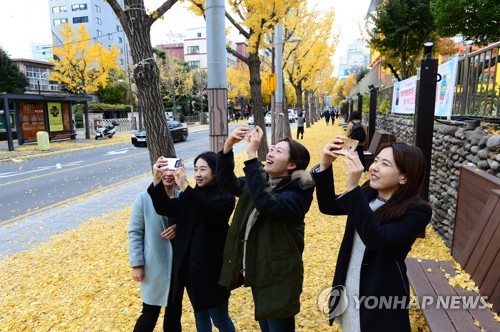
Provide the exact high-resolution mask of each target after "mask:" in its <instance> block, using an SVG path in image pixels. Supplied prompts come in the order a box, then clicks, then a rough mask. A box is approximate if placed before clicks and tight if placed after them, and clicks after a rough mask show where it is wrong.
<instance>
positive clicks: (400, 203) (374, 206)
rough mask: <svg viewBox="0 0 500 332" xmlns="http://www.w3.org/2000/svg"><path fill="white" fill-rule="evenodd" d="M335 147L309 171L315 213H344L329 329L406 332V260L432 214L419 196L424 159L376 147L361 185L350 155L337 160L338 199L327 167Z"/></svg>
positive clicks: (413, 150) (414, 151)
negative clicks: (342, 186)
mask: <svg viewBox="0 0 500 332" xmlns="http://www.w3.org/2000/svg"><path fill="white" fill-rule="evenodd" d="M342 142H343V141H342V139H341V138H334V139H333V140H332V141H331V142H329V143H328V144H326V146H325V148H324V149H323V151H322V156H321V163H320V165H319V166H317V167H316V168H315V169H314V172H313V178H314V180H315V182H316V195H317V198H318V204H319V209H320V211H321V212H322V213H325V214H329V215H344V214H347V216H348V217H347V223H346V228H345V232H344V238H343V240H342V244H341V247H340V252H339V254H338V258H337V266H336V269H335V277H334V279H333V286H332V290H331V293H330V301H329V310H328V312H329V319H330V324H332V323H333V321H334V319H335V318H339V319H338V320H339V323H340V325H341V326H342V330H343V331H352V332H355V331H363V332H365V331H398V332H399V331H410V320H409V315H408V304H409V301H410V289H409V283H408V278H407V276H406V265H405V258H406V256H407V254H408V252H409V251H410V250H411V246H412V245H413V243H414V242H415V240H416V238H417V237H418V236H419V234H422V233H423V232H424V230H425V227H426V225H427V224H428V223H429V221H430V219H431V215H432V210H431V207H430V206H429V204H428V203H427V202H426V201H425V200H424V196H423V184H424V182H425V181H424V179H425V161H424V156H423V154H422V152H421V151H420V149H418V148H417V147H414V146H410V145H407V144H405V143H398V142H394V143H389V144H386V145H383V146H382V147H381V148H380V150H379V151H378V153H377V155H376V157H375V159H374V162H373V164H372V165H371V166H370V169H369V172H370V180H369V181H367V182H366V183H365V184H364V185H363V187H360V186H359V185H358V183H359V179H360V177H361V174H362V172H363V165H362V164H361V162H360V160H359V157H358V156H357V154H356V152H355V151H354V152H351V153H349V154H347V155H346V156H345V157H343V160H344V162H345V164H346V165H347V169H348V175H347V192H345V193H343V194H341V195H338V194H336V192H335V186H334V176H333V171H332V166H331V164H332V162H333V161H335V159H337V157H338V155H337V154H336V153H335V151H336V150H339V149H340V148H341V145H342Z"/></svg>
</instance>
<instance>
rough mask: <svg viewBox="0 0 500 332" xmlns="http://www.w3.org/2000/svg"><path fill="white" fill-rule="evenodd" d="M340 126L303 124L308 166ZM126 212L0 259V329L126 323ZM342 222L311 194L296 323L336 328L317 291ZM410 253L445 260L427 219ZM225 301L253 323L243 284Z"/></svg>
mask: <svg viewBox="0 0 500 332" xmlns="http://www.w3.org/2000/svg"><path fill="white" fill-rule="evenodd" d="M342 133H343V131H342V128H341V127H339V126H328V127H327V126H326V125H325V124H324V122H322V121H321V122H319V123H316V124H315V125H314V126H313V127H311V128H305V134H304V137H305V139H304V140H301V141H300V142H301V143H303V144H304V145H305V146H306V147H307V148H308V149H309V151H310V153H311V165H310V167H312V166H313V165H315V164H317V163H318V162H319V156H320V151H321V149H322V147H323V146H324V144H325V143H326V142H327V141H328V140H329V139H331V138H332V137H334V136H335V135H337V134H342ZM244 159H245V156H244V154H239V155H238V156H237V159H236V165H237V168H238V170H239V171H240V172H241V168H242V166H243V161H244ZM334 172H335V174H336V175H335V179H336V185H337V190H339V192H342V191H343V190H345V180H346V169H345V167H344V165H343V163H342V162H341V161H337V162H335V163H334ZM240 174H241V173H240ZM364 179H365V180H366V176H365V178H364ZM136 194H138V193H131V195H136ZM130 213H131V208H130V207H129V208H126V209H123V210H121V211H118V212H113V213H110V214H105V215H103V216H101V217H99V218H94V219H90V220H88V221H86V222H85V223H83V224H82V225H81V226H80V227H79V228H78V229H75V230H68V231H66V232H64V233H62V234H60V235H56V236H53V237H52V238H51V239H50V240H49V241H48V242H45V243H42V244H39V245H37V246H36V247H34V248H32V249H29V250H27V251H25V252H23V253H20V254H16V255H13V256H11V257H9V258H6V259H3V260H1V261H0V289H2V292H1V294H0V311H1V312H2V313H3V314H2V315H1V317H0V331H130V330H132V327H133V326H134V324H135V321H136V319H137V317H138V316H139V314H140V311H141V308H142V305H141V298H140V293H139V285H138V283H136V282H134V281H133V280H132V278H131V276H130V268H129V260H128V238H127V229H128V224H129V217H130ZM344 226H345V217H343V216H338V217H331V216H326V215H323V214H321V213H320V212H319V210H318V205H317V202H316V199H314V201H313V203H312V205H311V208H310V210H309V213H308V214H307V216H306V238H305V250H304V268H305V276H304V291H303V293H302V297H301V302H302V308H301V312H300V313H299V314H298V315H297V316H296V323H297V331H340V328H339V327H338V325H336V324H334V326H333V327H329V326H328V321H327V319H326V318H325V316H324V314H323V313H322V312H321V311H320V309H319V308H318V304H317V302H318V296H319V294H320V293H321V292H322V291H323V290H324V289H325V288H328V287H330V285H331V282H332V277H333V271H334V268H335V263H336V258H337V253H338V251H339V246H340V243H341V240H342V236H343V232H344ZM410 256H412V257H419V258H422V259H439V260H453V259H452V258H451V255H450V252H449V249H448V248H447V247H446V246H445V244H444V242H443V241H442V240H441V238H440V237H439V236H438V235H437V233H436V232H434V230H433V229H432V228H431V227H428V228H427V232H426V238H425V239H419V240H417V242H416V243H415V245H414V246H413V250H412V251H411V253H410ZM229 309H230V316H231V318H232V319H233V321H234V323H235V325H236V328H237V330H238V331H257V330H258V325H257V323H256V322H255V321H254V317H253V300H252V297H251V293H250V291H249V290H248V289H246V288H239V289H237V290H236V291H233V292H232V295H231V298H230V306H229ZM183 313H184V314H183V317H182V324H183V327H184V330H185V331H195V325H194V318H193V311H192V308H191V305H190V303H189V300H188V299H187V296H186V298H185V299H184V305H183ZM161 317H162V316H161ZM410 320H411V324H412V330H413V331H427V330H428V329H427V327H426V324H425V320H424V318H423V316H422V314H421V312H420V311H419V310H417V309H411V310H410ZM161 322H162V318H160V319H159V322H158V324H157V327H156V330H155V331H161V330H162V327H161V325H162V323H161ZM388 324H390V322H388Z"/></svg>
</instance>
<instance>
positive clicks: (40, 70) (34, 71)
mask: <svg viewBox="0 0 500 332" xmlns="http://www.w3.org/2000/svg"><path fill="white" fill-rule="evenodd" d="M12 61H13V62H14V63H15V64H16V65H17V67H18V68H19V70H20V71H21V72H22V73H23V74H24V75H26V77H27V78H28V81H29V84H28V86H27V87H26V93H38V94H42V93H57V92H59V91H60V90H61V87H60V85H59V84H51V83H50V80H49V78H50V74H51V72H52V68H53V67H54V65H53V64H51V63H50V62H46V61H37V60H31V59H12Z"/></svg>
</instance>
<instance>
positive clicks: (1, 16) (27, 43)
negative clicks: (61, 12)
mask: <svg viewBox="0 0 500 332" xmlns="http://www.w3.org/2000/svg"><path fill="white" fill-rule="evenodd" d="M308 1H309V3H310V5H313V4H314V5H316V8H317V9H320V10H321V9H328V8H331V7H333V8H334V9H335V12H336V18H335V26H334V31H335V32H337V33H340V42H339V45H338V46H337V50H338V51H337V54H336V56H335V58H336V61H338V55H339V54H340V53H341V52H342V51H344V50H345V48H346V47H347V43H348V42H349V41H350V40H352V39H353V38H355V37H357V36H359V31H360V29H359V25H360V23H361V24H362V22H363V18H364V16H365V15H366V11H367V8H368V6H369V4H370V0H350V1H345V0H330V1H328V0H308ZM163 2H164V0H144V4H145V5H146V7H147V8H150V9H153V8H157V7H158V6H159V4H161V3H163ZM49 3H50V2H49V1H48V0H14V1H6V0H3V1H2V5H1V7H2V8H1V9H0V46H1V47H2V48H3V49H4V51H6V52H7V53H8V54H9V55H10V56H11V58H31V43H32V42H45V43H51V42H52V40H51V33H50V16H49ZM203 24H204V22H203V19H202V18H199V17H195V16H194V15H193V14H191V13H189V12H188V11H187V10H186V9H184V8H183V5H182V4H181V3H180V2H178V3H177V4H175V5H174V6H173V7H172V9H171V10H169V11H168V12H167V13H166V15H165V18H164V19H163V20H158V21H157V22H155V23H154V24H153V26H152V29H151V40H152V42H153V44H155V45H156V44H161V43H167V42H169V41H171V37H170V36H169V35H171V34H172V33H173V34H180V35H185V34H186V32H185V30H186V29H187V28H194V27H199V26H202V25H203Z"/></svg>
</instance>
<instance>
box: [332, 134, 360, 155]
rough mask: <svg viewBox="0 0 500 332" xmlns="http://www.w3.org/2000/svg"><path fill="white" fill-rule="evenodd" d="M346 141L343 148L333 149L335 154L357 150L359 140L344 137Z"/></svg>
mask: <svg viewBox="0 0 500 332" xmlns="http://www.w3.org/2000/svg"><path fill="white" fill-rule="evenodd" d="M343 140H344V143H342V148H341V149H340V150H335V151H333V152H334V153H335V154H340V155H343V156H344V155H346V154H348V153H349V152H351V151H355V150H356V148H357V147H358V144H359V141H357V140H355V139H350V138H343Z"/></svg>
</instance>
